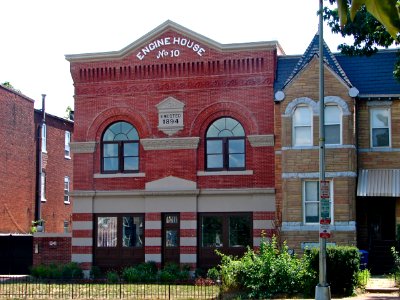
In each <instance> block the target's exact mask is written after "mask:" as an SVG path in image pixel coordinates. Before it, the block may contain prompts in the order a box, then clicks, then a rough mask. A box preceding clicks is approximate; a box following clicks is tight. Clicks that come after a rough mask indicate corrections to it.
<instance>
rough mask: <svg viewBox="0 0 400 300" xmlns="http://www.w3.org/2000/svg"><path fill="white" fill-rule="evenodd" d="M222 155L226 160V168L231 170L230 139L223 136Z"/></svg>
mask: <svg viewBox="0 0 400 300" xmlns="http://www.w3.org/2000/svg"><path fill="white" fill-rule="evenodd" d="M222 141H223V142H222V151H223V152H222V157H223V161H224V169H225V170H229V140H228V139H227V138H223V140H222Z"/></svg>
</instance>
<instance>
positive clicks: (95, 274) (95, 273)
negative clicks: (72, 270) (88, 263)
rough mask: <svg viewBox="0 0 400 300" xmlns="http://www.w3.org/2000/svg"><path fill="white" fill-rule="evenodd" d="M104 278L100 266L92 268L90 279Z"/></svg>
mask: <svg viewBox="0 0 400 300" xmlns="http://www.w3.org/2000/svg"><path fill="white" fill-rule="evenodd" d="M102 277H103V274H102V272H101V269H100V268H99V267H98V266H92V267H91V268H90V278H92V279H99V278H102Z"/></svg>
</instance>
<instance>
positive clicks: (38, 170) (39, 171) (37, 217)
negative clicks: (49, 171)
mask: <svg viewBox="0 0 400 300" xmlns="http://www.w3.org/2000/svg"><path fill="white" fill-rule="evenodd" d="M45 98H46V95H45V94H42V119H41V120H40V122H39V126H38V127H37V137H36V143H37V147H36V149H37V150H36V162H37V163H36V197H35V198H36V199H35V200H36V201H35V221H38V220H40V219H41V216H42V212H41V201H42V173H43V168H42V161H43V157H42V156H43V152H42V139H43V137H42V129H43V125H44V124H45V123H46V111H45Z"/></svg>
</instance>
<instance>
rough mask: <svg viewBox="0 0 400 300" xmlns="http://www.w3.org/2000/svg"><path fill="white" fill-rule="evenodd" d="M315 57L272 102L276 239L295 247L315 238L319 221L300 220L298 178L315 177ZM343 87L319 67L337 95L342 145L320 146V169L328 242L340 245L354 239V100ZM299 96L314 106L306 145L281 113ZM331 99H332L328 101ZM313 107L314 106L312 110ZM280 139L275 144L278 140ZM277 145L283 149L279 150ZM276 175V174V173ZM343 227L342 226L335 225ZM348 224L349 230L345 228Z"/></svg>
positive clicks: (330, 92)
mask: <svg viewBox="0 0 400 300" xmlns="http://www.w3.org/2000/svg"><path fill="white" fill-rule="evenodd" d="M318 74H319V70H318V59H317V58H314V59H312V60H311V61H310V63H309V64H308V65H307V66H306V67H305V68H304V69H303V70H301V71H300V72H299V74H298V75H297V76H296V77H295V78H294V79H293V81H292V82H291V83H290V84H289V85H288V86H287V87H286V88H285V91H284V92H285V95H286V96H285V100H284V101H282V102H281V103H279V104H276V105H275V114H276V116H275V118H276V123H275V132H276V135H277V141H278V142H277V143H276V148H275V149H276V153H277V156H276V162H277V164H278V162H279V164H280V166H279V167H277V168H276V170H277V171H278V172H279V173H277V174H276V178H277V179H276V181H275V182H276V191H277V192H276V195H277V203H278V205H279V207H280V208H279V209H280V210H281V212H282V222H284V223H285V226H284V228H285V230H283V231H281V232H280V234H281V238H282V240H287V242H288V245H289V247H291V248H293V249H295V251H296V252H299V251H302V248H301V245H302V243H304V242H308V243H310V242H318V239H319V234H318V232H319V225H318V224H316V225H309V224H305V222H304V220H303V215H304V206H303V181H304V180H318V179H319V148H318V145H319V113H318V111H319V103H318V101H319V94H318V91H319V87H318V83H319V78H318V76H319V75H318ZM347 90H348V88H347V86H346V85H345V84H344V83H343V82H341V81H340V80H339V79H338V78H337V77H336V76H335V75H334V74H332V72H331V71H329V70H328V69H325V96H326V97H331V98H330V99H340V100H337V101H341V103H342V104H341V105H345V106H346V110H344V109H342V112H343V117H342V145H344V146H343V147H342V146H336V147H327V148H326V150H325V171H326V172H329V173H331V174H334V175H333V177H332V175H331V176H330V177H329V176H327V177H326V179H327V180H332V181H333V191H332V192H333V205H334V206H333V208H334V216H333V219H334V224H339V226H338V227H337V228H336V229H337V230H336V231H335V227H332V237H331V238H330V239H329V240H328V242H333V243H337V244H345V245H355V244H356V230H355V220H356V211H355V195H356V194H355V192H356V177H355V176H356V174H357V153H356V138H355V132H354V123H355V120H354V114H353V112H354V100H353V99H352V98H350V97H349V96H348V94H347ZM301 97H304V98H307V99H308V101H309V102H310V103H309V104H310V105H314V112H313V119H312V139H313V144H312V147H297V148H296V147H293V143H292V136H293V135H292V134H293V132H292V126H293V125H292V115H291V114H290V113H287V112H286V110H287V109H288V112H289V110H290V109H291V108H290V107H289V108H288V105H290V104H291V105H293V103H292V102H293V101H296V99H300V98H301ZM331 101H332V100H331ZM315 108H316V109H315ZM280 143H281V145H280ZM282 148H283V149H282ZM280 174H282V175H280ZM341 226H343V227H342V228H340V227H341ZM350 228H353V229H350Z"/></svg>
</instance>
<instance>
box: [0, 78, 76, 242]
mask: <svg viewBox="0 0 400 300" xmlns="http://www.w3.org/2000/svg"><path fill="white" fill-rule="evenodd" d="M0 105H1V109H0V114H1V116H0V117H1V120H2V126H1V128H0V143H1V149H2V151H0V156H1V163H0V164H1V165H0V182H1V183H0V195H1V209H0V218H1V219H2V220H3V222H1V225H0V233H5V234H10V233H18V234H26V233H30V232H31V227H32V221H34V220H36V219H37V218H41V219H44V220H45V230H46V231H47V232H64V231H65V229H64V221H66V222H67V223H65V226H66V227H67V228H68V227H69V226H70V225H69V222H70V214H71V205H70V204H71V200H70V198H69V196H68V197H66V196H67V195H66V194H67V187H68V184H67V181H68V182H69V189H72V175H73V174H72V160H71V154H70V151H69V140H70V137H71V136H72V132H73V122H72V121H69V120H66V119H63V118H59V117H56V116H53V115H50V114H46V117H45V124H46V126H45V127H46V129H45V136H46V138H45V139H44V140H43V145H44V148H43V151H42V152H40V151H39V149H40V144H39V141H40V138H39V136H40V135H39V133H38V128H39V125H40V124H41V120H42V115H43V114H42V111H40V110H35V109H34V107H33V105H34V100H32V99H30V98H28V97H26V96H24V95H23V94H21V93H19V92H17V91H15V90H13V89H11V88H8V87H5V86H3V85H1V86H0ZM39 155H40V156H41V158H42V173H43V178H44V182H43V184H40V186H39V183H40V181H39V179H40V178H39V171H40V170H39V168H38V159H39ZM40 190H41V191H42V193H41V195H40V194H38V192H39V191H40ZM38 203H40V205H39V204H38Z"/></svg>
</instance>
